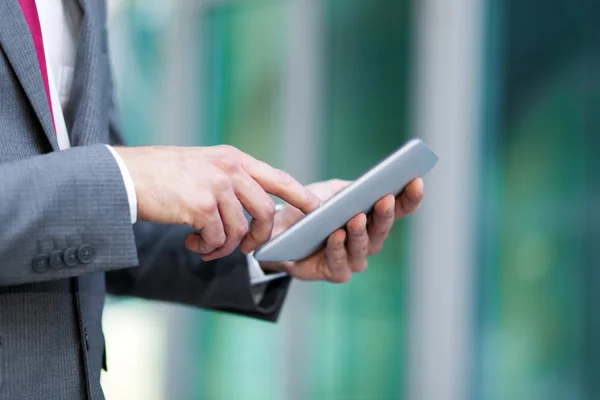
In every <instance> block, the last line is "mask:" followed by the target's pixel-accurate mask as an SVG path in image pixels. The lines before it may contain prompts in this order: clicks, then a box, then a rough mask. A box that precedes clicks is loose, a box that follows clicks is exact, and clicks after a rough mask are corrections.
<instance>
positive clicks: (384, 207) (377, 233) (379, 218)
mask: <svg viewBox="0 0 600 400" xmlns="http://www.w3.org/2000/svg"><path fill="white" fill-rule="evenodd" d="M394 205H395V198H394V196H393V195H391V194H389V195H387V196H385V197H383V198H382V199H381V200H379V201H378V202H377V203H375V207H374V208H373V213H372V215H371V220H370V221H369V223H368V225H367V231H368V233H369V254H376V253H379V252H380V251H381V248H382V247H383V242H384V241H385V238H386V237H387V235H388V234H389V232H390V229H392V225H393V224H394Z"/></svg>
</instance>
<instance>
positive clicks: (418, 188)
mask: <svg viewBox="0 0 600 400" xmlns="http://www.w3.org/2000/svg"><path fill="white" fill-rule="evenodd" d="M424 187H425V185H424V183H423V179H421V178H417V179H415V180H413V181H412V182H410V183H409V184H408V185H407V186H406V187H405V188H404V190H403V191H402V193H400V195H399V196H398V197H397V198H396V209H395V217H396V219H398V218H402V217H404V216H406V215H408V214H411V213H413V212H415V211H416V210H417V209H418V208H419V206H420V205H421V200H423V194H424Z"/></svg>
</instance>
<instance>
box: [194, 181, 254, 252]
mask: <svg viewBox="0 0 600 400" xmlns="http://www.w3.org/2000/svg"><path fill="white" fill-rule="evenodd" d="M219 213H220V215H221V220H222V221H223V227H224V229H225V237H226V238H225V243H223V245H222V246H221V247H219V248H217V249H215V250H214V251H211V252H210V253H208V254H204V255H203V256H202V259H203V260H204V261H211V260H214V259H217V258H221V257H225V256H228V255H229V254H231V253H233V251H234V250H235V249H236V248H237V247H238V245H239V244H240V242H241V241H242V239H243V238H244V236H245V235H246V233H247V232H248V220H246V217H245V216H244V212H243V211H242V205H241V204H240V202H239V200H238V199H237V198H236V196H235V194H234V192H233V189H231V190H228V191H225V192H223V193H222V194H221V197H219Z"/></svg>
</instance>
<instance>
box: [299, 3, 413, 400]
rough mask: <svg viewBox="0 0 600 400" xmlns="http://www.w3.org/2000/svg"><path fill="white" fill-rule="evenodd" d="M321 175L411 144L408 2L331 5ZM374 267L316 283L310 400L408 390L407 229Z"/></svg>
mask: <svg viewBox="0 0 600 400" xmlns="http://www.w3.org/2000/svg"><path fill="white" fill-rule="evenodd" d="M326 4H327V8H326V12H325V16H326V18H325V21H326V24H325V38H324V39H325V48H326V54H325V59H326V62H325V64H326V70H325V79H324V84H323V87H324V93H323V96H324V100H325V101H324V103H325V119H324V126H323V132H324V137H325V141H326V146H325V149H324V152H325V153H324V154H323V158H324V159H325V160H326V164H325V166H324V171H323V177H326V178H332V177H340V178H346V179H354V178H356V177H358V176H359V175H360V174H361V173H362V172H364V171H365V170H366V169H367V168H369V167H370V166H372V165H373V164H374V163H376V162H377V161H378V160H380V159H381V158H383V157H384V156H385V155H387V154H389V153H390V152H391V151H393V149H395V148H396V147H399V146H400V145H402V144H403V143H404V141H405V140H407V138H408V122H409V121H408V118H407V114H408V112H407V111H408V110H407V103H408V92H409V87H408V75H409V71H408V65H409V60H408V55H409V43H410V36H409V32H410V31H411V21H410V13H411V10H410V7H409V6H410V4H409V2H408V1H398V0H393V1H388V0H371V1H366V2H365V1H358V0H342V1H340V0H330V1H327V2H326ZM408 223H409V221H403V222H401V223H400V224H398V226H397V227H396V228H395V229H394V230H393V233H392V235H391V237H390V238H389V239H388V242H387V243H386V247H385V248H384V250H383V251H382V252H381V253H380V254H379V255H378V256H377V257H373V258H372V259H371V260H370V267H369V269H368V270H367V271H366V272H364V273H362V274H361V275H360V276H358V277H355V279H353V280H352V281H351V282H349V283H348V284H346V285H343V286H339V287H336V286H332V285H330V284H319V285H315V287H314V293H315V294H314V296H315V297H316V298H317V303H318V304H319V307H318V308H317V309H314V310H311V314H310V315H311V319H312V321H311V323H312V325H313V328H312V329H314V332H313V335H314V337H315V338H316V340H315V341H314V342H313V347H311V348H310V349H311V357H312V359H311V360H310V364H311V366H312V367H311V374H310V379H309V380H310V384H311V385H310V386H311V393H312V396H311V398H314V399H350V398H354V399H390V398H398V397H399V396H400V393H402V376H403V365H404V354H405V343H404V339H405V331H406V330H405V315H406V308H405V297H404V296H405V276H406V271H405V268H406V259H405V254H406V251H405V250H406V246H405V243H406V240H405V239H406V238H405V233H406V226H407V224H408Z"/></svg>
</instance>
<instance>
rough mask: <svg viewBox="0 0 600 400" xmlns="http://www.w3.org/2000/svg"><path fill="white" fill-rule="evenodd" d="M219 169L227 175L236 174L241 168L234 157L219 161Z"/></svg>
mask: <svg viewBox="0 0 600 400" xmlns="http://www.w3.org/2000/svg"><path fill="white" fill-rule="evenodd" d="M219 167H220V168H221V170H222V171H224V172H226V173H228V174H232V173H235V172H238V171H239V170H240V169H241V168H242V167H241V165H240V163H239V161H238V160H237V159H236V158H235V157H223V158H222V159H220V160H219Z"/></svg>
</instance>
